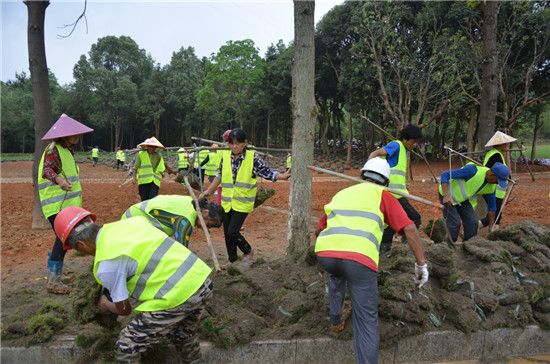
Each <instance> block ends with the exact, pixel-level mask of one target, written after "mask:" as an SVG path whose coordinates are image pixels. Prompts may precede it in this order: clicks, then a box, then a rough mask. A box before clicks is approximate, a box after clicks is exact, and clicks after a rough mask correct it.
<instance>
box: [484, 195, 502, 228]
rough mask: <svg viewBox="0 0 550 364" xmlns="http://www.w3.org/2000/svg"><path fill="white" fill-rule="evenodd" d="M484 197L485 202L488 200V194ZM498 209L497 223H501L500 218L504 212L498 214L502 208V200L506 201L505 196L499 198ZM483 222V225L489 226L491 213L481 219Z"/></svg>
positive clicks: (496, 212)
mask: <svg viewBox="0 0 550 364" xmlns="http://www.w3.org/2000/svg"><path fill="white" fill-rule="evenodd" d="M483 198H484V199H485V202H487V195H483ZM496 200H497V210H496V211H495V214H496V215H495V219H496V220H495V224H497V225H498V224H500V218H501V217H502V214H500V215H499V214H498V213H499V212H500V209H501V208H502V201H504V199H503V198H497V199H496ZM497 216H498V219H497ZM481 223H482V224H483V226H484V227H485V226H489V214H487V216H485V217H484V218H483V219H481Z"/></svg>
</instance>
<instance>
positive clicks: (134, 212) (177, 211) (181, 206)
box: [121, 195, 197, 236]
mask: <svg viewBox="0 0 550 364" xmlns="http://www.w3.org/2000/svg"><path fill="white" fill-rule="evenodd" d="M158 210H160V211H166V212H168V213H171V214H174V215H177V216H184V217H186V218H187V220H189V222H190V223H191V226H193V227H195V223H196V222H197V210H195V207H194V205H193V198H192V197H191V196H181V195H158V196H157V197H154V198H152V199H150V200H145V201H143V202H138V203H136V204H135V205H132V206H130V207H129V208H128V210H126V212H125V213H124V214H123V215H122V217H121V220H123V219H129V218H131V217H135V216H143V217H145V218H146V219H147V220H149V222H150V223H151V225H153V226H154V227H156V228H157V229H159V230H161V231H164V232H165V233H166V235H169V236H171V235H173V234H174V228H173V227H169V226H166V225H164V224H161V223H160V222H159V221H158V220H157V219H155V218H154V217H153V216H152V214H151V213H152V212H155V211H158Z"/></svg>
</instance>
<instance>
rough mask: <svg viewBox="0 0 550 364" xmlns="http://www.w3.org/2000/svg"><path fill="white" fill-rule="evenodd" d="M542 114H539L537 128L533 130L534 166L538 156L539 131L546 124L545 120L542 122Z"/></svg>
mask: <svg viewBox="0 0 550 364" xmlns="http://www.w3.org/2000/svg"><path fill="white" fill-rule="evenodd" d="M541 113H542V111H541V112H537V118H536V120H535V128H534V130H533V144H532V145H531V162H530V163H531V164H534V161H535V158H536V156H537V154H536V153H537V138H538V136H539V130H540V128H541V127H542V124H544V120H541V118H540V116H541Z"/></svg>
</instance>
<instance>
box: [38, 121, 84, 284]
mask: <svg viewBox="0 0 550 364" xmlns="http://www.w3.org/2000/svg"><path fill="white" fill-rule="evenodd" d="M93 130H94V129H91V128H88V127H87V126H86V125H84V124H81V123H79V122H78V121H76V120H74V119H72V118H70V117H69V116H67V115H65V114H63V115H61V117H60V118H59V119H58V120H57V121H56V122H55V124H54V125H53V126H52V127H51V128H50V130H48V132H47V133H46V134H45V135H44V136H43V137H42V140H50V139H53V140H54V141H53V142H52V143H50V144H48V146H47V147H46V149H45V150H44V153H42V158H41V159H40V165H39V166H38V191H39V196H40V204H41V205H42V213H43V214H44V217H45V218H46V219H48V221H49V222H50V224H51V225H52V228H53V226H54V221H55V217H56V216H57V213H58V212H59V211H61V209H63V208H64V207H67V206H82V189H81V187H80V178H79V171H78V166H77V165H76V162H75V160H74V152H73V150H72V149H71V145H74V144H77V143H78V141H79V140H80V135H81V134H84V133H89V132H92V131H93ZM65 253H66V252H65V250H64V249H63V244H62V242H61V241H60V240H59V238H58V237H56V239H55V243H54V245H53V248H52V251H51V252H50V253H48V282H47V283H46V289H47V291H48V292H50V293H60V294H62V293H69V292H70V291H71V290H72V287H70V286H69V285H66V284H64V283H63V281H62V280H63V261H64V258H65ZM72 279H74V277H66V281H69V280H72Z"/></svg>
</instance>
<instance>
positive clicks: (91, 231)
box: [65, 219, 101, 249]
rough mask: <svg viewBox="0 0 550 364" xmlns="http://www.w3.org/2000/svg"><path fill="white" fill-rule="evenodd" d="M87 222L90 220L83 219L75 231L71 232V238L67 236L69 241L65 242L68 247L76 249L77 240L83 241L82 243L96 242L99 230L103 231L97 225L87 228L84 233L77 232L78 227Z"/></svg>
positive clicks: (92, 224)
mask: <svg viewBox="0 0 550 364" xmlns="http://www.w3.org/2000/svg"><path fill="white" fill-rule="evenodd" d="M87 221H88V219H83V220H82V221H80V222H79V223H78V224H76V226H75V227H74V228H73V230H71V232H70V233H69V236H67V240H65V245H68V246H70V247H71V248H73V249H74V248H75V246H76V241H77V240H82V241H90V240H95V236H96V235H97V233H98V231H99V229H101V226H99V225H97V224H96V223H95V222H93V223H91V224H90V225H88V226H86V227H85V228H84V229H83V230H82V231H80V232H78V233H77V232H76V230H77V227H78V226H79V225H82V224H83V223H85V222H87Z"/></svg>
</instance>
